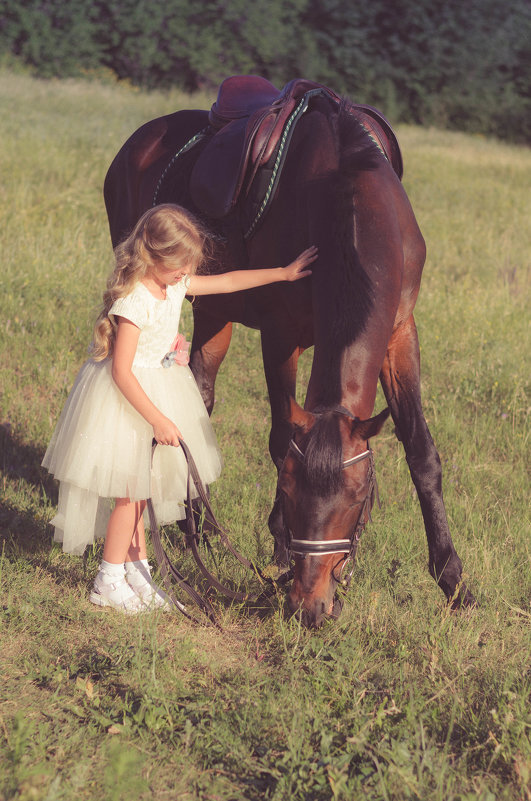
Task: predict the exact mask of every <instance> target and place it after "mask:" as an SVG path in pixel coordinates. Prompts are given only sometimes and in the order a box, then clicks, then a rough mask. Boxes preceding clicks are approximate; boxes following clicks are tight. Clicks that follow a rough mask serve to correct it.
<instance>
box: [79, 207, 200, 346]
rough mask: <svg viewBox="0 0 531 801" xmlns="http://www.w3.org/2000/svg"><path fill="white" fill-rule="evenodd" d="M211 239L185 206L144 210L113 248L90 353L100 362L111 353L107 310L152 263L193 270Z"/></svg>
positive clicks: (111, 332) (113, 330)
mask: <svg viewBox="0 0 531 801" xmlns="http://www.w3.org/2000/svg"><path fill="white" fill-rule="evenodd" d="M209 245H210V239H209V235H208V233H207V231H206V230H205V229H204V228H203V226H202V225H201V223H200V222H199V221H198V220H197V219H196V218H195V217H194V215H193V214H191V213H190V212H189V211H188V210H187V209H183V208H182V207H181V206H176V205H174V204H172V203H163V204H161V205H160V206H155V207H154V208H152V209H149V210H148V211H146V212H145V213H144V214H143V215H142V217H141V218H140V219H139V221H138V222H137V224H136V225H135V227H134V228H133V230H132V231H131V233H130V234H129V236H128V237H127V239H125V240H124V241H123V242H121V243H120V244H119V245H117V247H116V248H115V249H114V257H115V267H114V270H113V272H112V273H111V275H110V276H109V278H108V280H107V289H106V291H105V292H104V294H103V308H102V310H101V312H100V314H99V316H98V319H97V320H96V324H95V326H94V337H93V343H92V346H91V356H92V358H93V359H94V361H102V360H103V359H105V358H107V356H112V352H113V347H114V341H115V338H116V330H117V325H116V323H115V321H114V319H113V317H109V309H110V308H111V306H112V304H113V303H114V301H115V300H117V299H118V298H123V297H125V295H128V294H129V293H130V292H131V291H132V289H133V287H134V286H135V284H137V283H138V282H139V281H141V280H142V278H143V277H144V275H145V274H146V272H147V270H148V267H149V266H150V265H152V264H153V263H162V264H163V265H164V262H165V261H166V262H170V261H171V264H172V267H174V266H175V267H177V268H178V267H188V268H189V270H190V273H195V272H196V271H197V270H198V269H199V267H200V265H201V264H202V262H203V260H204V259H205V258H206V256H207V253H208V251H209Z"/></svg>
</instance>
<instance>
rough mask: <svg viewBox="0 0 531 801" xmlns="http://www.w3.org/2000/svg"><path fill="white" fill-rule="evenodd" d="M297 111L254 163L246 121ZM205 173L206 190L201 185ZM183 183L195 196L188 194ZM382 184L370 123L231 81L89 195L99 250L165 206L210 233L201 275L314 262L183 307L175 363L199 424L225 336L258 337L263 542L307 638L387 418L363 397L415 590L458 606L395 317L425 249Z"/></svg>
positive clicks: (374, 127)
mask: <svg viewBox="0 0 531 801" xmlns="http://www.w3.org/2000/svg"><path fill="white" fill-rule="evenodd" d="M308 89H309V90H315V92H314V94H313V95H310V96H308V95H307V94H306V92H307V90H308ZM318 89H319V91H317V90H318ZM303 95H304V97H306V98H307V104H306V109H305V112H304V113H303V114H301V115H300V118H299V119H297V122H296V125H294V126H293V127H292V128H291V129H290V131H289V136H288V135H286V133H285V131H286V129H285V128H284V129H283V130H284V134H283V136H284V142H285V140H286V139H289V148H288V147H286V149H285V151H284V152H283V153H282V159H280V158H279V157H278V152H279V150H278V144H276V143H275V142H273V140H269V139H268V138H267V137H268V136H269V133H267V136H265V139H264V142H265V145H264V147H262V146H261V144H260V142H259V141H258V139H257V138H256V136H257V134H256V132H257V131H258V132H259V134H258V135H262V134H263V128H261V127H260V126H262V125H263V121H264V120H266V122H267V124H268V125H269V128H268V131H269V132H271V131H272V130H273V129H274V128H275V125H276V126H277V127H279V125H280V123H279V122H278V120H279V115H284V119H285V118H287V116H288V112H291V110H292V108H293V107H294V106H293V103H294V102H295V103H296V102H298V101H299V99H300V97H301V96H303ZM288 100H289V101H290V102H291V105H289V106H288V108H287V112H286V102H287V101H288ZM264 109H265V113H264ZM290 119H291V117H290ZM242 120H243V122H242ZM209 123H210V124H213V125H214V126H217V128H218V130H217V131H216V128H212V127H209ZM225 124H227V125H229V128H226V129H224V128H223V127H222V128H221V133H222V134H223V136H220V135H219V126H220V125H221V126H223V125H225ZM283 124H284V123H283V122H282V125H283ZM227 131H228V132H229V133H228V134H227V133H226V132H227ZM253 136H255V138H254V140H253V138H252V137H253ZM216 137H218V138H217V139H216ZM224 137H225V138H224ZM231 137H232V139H231ZM234 141H236V142H237V143H238V144H237V145H235V144H234ZM257 142H258V144H257ZM274 145H275V147H276V149H274V147H273V146H274ZM266 146H268V147H269V149H270V150H271V152H272V157H271V159H270V160H269V162H268V163H267V164H266V169H270V168H271V164H272V163H273V161H274V159H275V158H276V159H277V161H276V162H275V165H276V164H277V163H280V162H281V164H282V169H280V167H279V169H278V170H277V176H276V178H277V182H276V184H275V185H274V189H273V190H271V185H270V190H271V191H270V196H271V197H270V202H269V205H268V207H267V211H266V212H265V213H264V214H263V216H262V217H261V218H260V219H259V220H258V221H257V220H256V219H255V220H254V221H253V223H251V225H250V226H249V225H248V222H249V219H250V217H249V214H250V212H249V203H250V201H249V198H250V197H251V195H252V188H253V184H252V183H251V181H250V179H249V177H248V176H249V175H250V174H252V180H253V181H256V179H257V177H258V178H259V177H260V171H261V167H260V165H258V166H257V162H256V152H258V151H259V155H260V153H263V152H264V148H265V147H266ZM236 147H240V148H241V147H243V148H247V151H245V152H244V151H242V152H243V155H242V154H241V153H240V152H239V151H236V150H235V148H236ZM209 148H210V149H209ZM216 148H217V150H216ZM266 149H267V148H266ZM181 151H182V152H181ZM251 151H252V152H253V153H254V154H255V155H254V156H252V157H251V155H249V153H251ZM212 154H213V158H212ZM276 154H277V155H276ZM253 159H254V160H253ZM233 163H234V165H235V166H231V164H233ZM259 167H260V168H259ZM218 168H219V169H220V170H221V173H220V178H219V184H218V183H216V180H217V179H215V178H214V177H213V176H214V174H215V173H216V172H217V170H218ZM235 169H236V171H237V176H235V177H234V180H233V182H232V183H231V184H230V186H229V190H230V191H227V175H229V174H230V172H231V170H232V171H234V170H235ZM194 171H195V172H194ZM270 172H271V170H270ZM201 174H203V176H204V174H206V175H207V177H208V176H210V177H211V179H212V186H210V187H209V186H208V185H207V186H206V187H205V182H204V179H203V184H201ZM198 176H199V178H198ZM400 176H401V160H400V151H399V149H398V145H397V143H396V140H395V138H394V135H393V134H392V131H391V129H390V128H389V126H388V124H387V123H386V121H385V119H384V118H383V117H382V115H380V114H379V113H378V112H376V111H375V110H374V109H370V107H361V106H354V105H352V104H351V103H349V102H346V101H342V102H339V98H337V96H336V95H334V93H333V92H330V91H329V90H326V89H324V87H319V85H318V84H311V83H310V82H307V81H295V82H292V83H291V84H289V85H288V87H286V89H285V90H284V92H283V93H282V94H280V93H279V92H278V90H277V89H275V87H273V86H272V85H271V84H269V82H267V81H264V80H263V79H259V78H249V77H247V78H232V79H229V80H228V81H226V82H225V83H224V84H223V85H222V87H221V90H220V95H219V96H218V101H217V104H215V105H214V107H213V110H212V111H211V114H210V115H208V113H207V112H206V111H181V112H177V113H175V114H170V115H168V116H165V117H161V118H159V119H156V120H153V121H152V122H149V123H147V124H146V125H144V126H143V127H142V128H140V129H139V130H138V131H136V132H135V133H134V134H133V135H132V136H131V138H130V139H129V140H128V141H127V142H126V143H125V144H124V146H123V147H122V149H121V150H120V152H119V153H118V155H117V156H116V158H115V159H114V161H113V163H112V165H111V167H110V169H109V172H108V174H107V178H106V181H105V201H106V206H107V212H108V216H109V223H110V229H111V237H112V241H113V244H114V245H116V244H117V242H118V241H119V240H120V239H121V238H122V237H123V236H124V235H125V234H126V233H128V231H129V230H130V229H131V228H132V226H133V225H134V223H135V221H136V220H137V219H138V217H139V216H140V214H142V213H143V212H144V211H145V210H146V209H147V208H148V207H149V206H151V205H153V204H155V203H159V202H175V203H179V204H182V205H184V206H187V207H188V208H190V209H191V210H192V211H194V212H195V213H197V214H198V215H199V216H201V217H203V219H204V220H205V221H206V223H207V224H208V225H210V226H211V227H212V228H214V230H215V231H216V233H217V235H218V236H217V247H216V252H215V258H214V261H215V264H214V269H230V268H235V267H242V266H249V267H255V266H260V267H267V266H273V265H279V264H285V263H287V262H289V261H290V260H291V259H292V258H293V257H294V256H295V255H296V254H297V253H299V252H300V251H302V250H303V249H304V248H306V247H307V246H309V245H311V244H315V245H317V246H318V248H319V259H318V261H317V262H315V264H314V265H313V275H312V277H311V279H304V280H303V281H300V282H297V283H295V284H286V285H285V284H274V285H271V286H267V287H263V288H260V289H256V290H252V291H247V292H243V293H237V294H234V295H232V296H231V295H223V296H219V297H214V296H211V297H204V298H201V299H200V300H201V302H200V303H197V304H194V326H195V328H194V336H193V343H192V356H191V367H192V370H193V372H194V375H195V378H196V380H197V383H198V385H199V388H200V390H201V393H202V395H203V398H204V400H205V404H206V405H207V408H208V409H209V410H211V409H212V407H213V404H214V383H215V379H216V374H217V371H218V368H219V366H220V364H221V361H222V360H223V358H224V356H225V353H226V352H227V349H228V346H229V343H230V338H231V327H232V322H235V321H238V322H240V323H243V324H244V325H247V326H252V327H255V328H258V329H259V330H260V332H261V340H262V354H263V363H264V370H265V375H266V380H267V386H268V391H269V398H270V403H271V414H272V426H271V433H270V440H269V449H270V454H271V457H272V459H273V462H274V463H275V465H276V467H277V470H278V472H279V476H278V492H277V497H276V499H275V504H274V506H273V510H272V513H271V515H270V518H269V525H270V529H271V532H272V534H273V536H274V538H275V559H276V561H277V563H279V564H286V563H287V562H288V561H289V559H290V558H293V560H294V578H293V582H292V585H291V589H290V592H289V596H288V604H289V607H290V609H291V610H292V611H294V612H297V613H300V614H301V615H302V619H303V621H304V622H305V623H306V624H307V625H319V623H320V622H321V621H322V620H323V618H324V617H325V616H328V615H334V614H336V613H337V611H338V608H339V604H336V603H335V601H334V598H335V592H336V589H337V587H338V583H339V582H341V581H342V582H343V583H346V581H347V579H346V574H345V570H344V568H345V565H346V564H347V562H348V560H349V558H350V557H353V555H354V553H355V548H356V543H357V539H358V538H359V534H360V531H361V529H362V527H363V525H364V524H365V522H366V520H367V519H368V517H369V515H370V508H371V505H372V501H373V496H374V489H375V480H374V469H373V459H372V452H371V451H370V448H369V445H368V441H369V440H370V438H371V437H373V436H375V435H376V434H377V433H378V432H379V430H380V428H381V427H382V425H383V423H384V421H385V418H386V417H387V414H388V410H386V411H385V412H382V413H381V414H379V415H378V416H376V417H373V418H371V414H372V411H373V407H374V402H375V397H376V390H377V384H378V380H380V381H381V384H382V387H383V390H384V393H385V396H386V399H387V403H388V405H389V410H390V412H391V415H392V418H393V421H394V424H395V429H396V433H397V436H398V438H399V439H400V441H401V442H402V444H403V446H404V449H405V453H406V458H407V462H408V465H409V469H410V473H411V477H412V479H413V482H414V484H415V487H416V490H417V494H418V498H419V501H420V505H421V509H422V514H423V517H424V523H425V528H426V535H427V539H428V549H429V570H430V573H431V575H432V576H433V577H434V578H435V580H436V581H437V583H438V584H439V586H440V587H441V589H442V590H443V592H444V593H445V595H446V597H447V598H448V600H449V601H450V602H451V603H452V604H453V605H454V606H456V607H457V606H460V605H471V604H473V603H474V598H473V596H472V594H471V593H470V592H469V590H468V589H467V588H466V586H465V585H464V583H463V582H462V579H461V570H462V568H461V561H460V559H459V557H458V555H457V553H456V551H455V548H454V545H453V543H452V538H451V535H450V531H449V527H448V522H447V517H446V512H445V508H444V503H443V496H442V486H441V485H442V474H441V464H440V459H439V456H438V453H437V451H436V449H435V446H434V443H433V441H432V438H431V435H430V432H429V430H428V426H427V424H426V421H425V418H424V414H423V411H422V406H421V398H420V366H419V345H418V339H417V331H416V327H415V321H414V318H413V308H414V306H415V301H416V299H417V295H418V291H419V285H420V279H421V273H422V269H423V265H424V260H425V245H424V240H423V237H422V235H421V232H420V230H419V227H418V225H417V222H416V220H415V216H414V214H413V211H412V208H411V205H410V203H409V200H408V198H407V196H406V193H405V191H404V188H403V186H402V184H401V182H400ZM236 177H237V180H236ZM230 180H232V179H230ZM194 181H195V185H194ZM237 181H239V182H240V184H241V185H240V186H238V187H237V188H235V184H236V183H237ZM246 181H247V183H246ZM218 185H219V186H220V187H221V189H220V190H219V192H218V193H217V194H216V192H217V187H218ZM209 191H211V195H210V196H208V192H209ZM205 197H206V200H205ZM227 199H228V200H227ZM255 206H256V204H255ZM253 208H254V207H253ZM253 213H254V212H253ZM251 216H252V215H251ZM244 230H245V231H246V232H247V233H246V234H244ZM311 345H314V356H313V363H312V370H311V376H310V381H309V385H308V388H307V395H306V401H305V408H304V409H302V408H300V407H299V406H298V405H297V404H296V403H295V401H294V400H293V398H294V397H295V383H296V370H297V360H298V358H299V356H300V354H301V353H302V352H303V351H304V350H305V349H306V348H308V347H310V346H311Z"/></svg>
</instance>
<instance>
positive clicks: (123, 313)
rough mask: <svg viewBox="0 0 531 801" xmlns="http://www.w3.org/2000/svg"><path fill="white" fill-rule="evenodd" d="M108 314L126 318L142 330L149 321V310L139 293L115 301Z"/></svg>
mask: <svg viewBox="0 0 531 801" xmlns="http://www.w3.org/2000/svg"><path fill="white" fill-rule="evenodd" d="M108 314H109V315H111V314H113V315H118V316H119V317H125V319H126V320H129V321H130V322H132V323H134V324H135V325H136V326H138V328H140V329H142V328H144V326H145V325H146V323H147V321H148V316H149V310H148V308H147V305H146V303H144V301H143V299H142V297H141V296H139V294H138V293H136V292H132V293H131V294H130V295H126V296H125V298H118V299H117V300H115V301H114V303H113V304H112V306H111V308H110V309H109V312H108Z"/></svg>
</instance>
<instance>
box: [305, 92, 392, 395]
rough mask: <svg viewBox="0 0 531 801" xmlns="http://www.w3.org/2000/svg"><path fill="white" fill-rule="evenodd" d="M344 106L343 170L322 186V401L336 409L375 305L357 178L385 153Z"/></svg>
mask: <svg viewBox="0 0 531 801" xmlns="http://www.w3.org/2000/svg"><path fill="white" fill-rule="evenodd" d="M349 108H350V103H349V102H348V101H343V102H342V104H341V106H340V109H339V112H338V114H337V117H336V119H335V121H334V134H335V137H336V143H337V152H338V168H337V171H334V172H332V173H331V174H329V175H328V176H327V177H326V179H325V180H323V181H322V183H321V186H320V187H319V190H320V191H321V192H323V196H324V197H325V198H326V200H325V204H326V208H327V209H328V210H329V211H328V214H327V224H328V225H330V226H331V237H330V243H331V248H332V251H333V252H332V253H331V254H329V255H328V254H327V256H328V270H330V271H331V272H329V273H327V277H328V279H329V280H328V288H327V303H328V304H329V314H328V315H327V317H328V320H329V324H328V327H327V330H326V332H323V333H322V339H321V343H320V344H321V345H322V346H323V347H324V348H325V351H324V352H325V353H326V354H327V356H326V358H327V369H326V376H325V377H324V380H323V381H322V391H321V396H320V398H319V402H320V403H321V404H322V405H323V406H328V407H331V406H334V405H336V404H338V403H339V402H340V401H341V380H340V360H341V356H342V353H343V351H344V349H345V348H347V347H348V346H349V345H351V344H352V343H353V342H354V341H355V340H356V339H357V338H358V337H359V335H360V334H361V333H362V332H363V331H364V329H365V326H366V323H367V320H368V318H369V315H370V313H371V310H372V306H373V287H372V283H371V280H370V278H369V276H368V275H367V273H366V272H365V270H364V269H363V266H362V264H361V262H360V259H359V256H358V253H357V251H356V248H355V247H354V220H355V214H356V195H355V179H356V176H357V175H358V174H359V172H361V171H364V170H371V169H374V167H375V166H376V165H377V162H378V160H379V158H380V152H379V150H378V148H377V146H376V145H375V144H374V142H373V141H372V139H371V138H370V137H369V136H368V134H367V132H366V130H365V129H364V128H363V126H362V125H361V124H360V123H359V122H358V121H357V120H356V119H355V117H353V116H352V114H351V113H350V112H349Z"/></svg>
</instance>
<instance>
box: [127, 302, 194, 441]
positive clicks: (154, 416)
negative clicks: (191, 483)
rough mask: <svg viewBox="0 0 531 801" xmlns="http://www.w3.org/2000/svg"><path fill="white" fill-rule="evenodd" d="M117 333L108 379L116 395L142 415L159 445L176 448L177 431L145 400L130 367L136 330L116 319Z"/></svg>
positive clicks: (158, 410) (168, 420)
mask: <svg viewBox="0 0 531 801" xmlns="http://www.w3.org/2000/svg"><path fill="white" fill-rule="evenodd" d="M117 319H118V331H117V333H116V341H115V343H114V351H113V356H112V377H113V379H114V383H115V384H116V386H117V387H118V389H119V390H120V392H121V393H122V394H123V395H124V396H125V397H126V398H127V400H128V401H129V403H130V404H131V406H134V408H135V409H136V410H137V412H139V414H141V415H142V417H143V418H144V420H146V421H147V422H148V423H149V424H150V425H151V426H153V436H154V438H155V439H156V440H157V442H158V443H159V445H175V446H177V447H178V446H179V437H180V436H181V432H180V431H179V429H178V428H177V426H176V425H175V423H174V422H173V421H172V420H170V419H169V417H166V416H165V415H163V414H162V412H161V411H160V409H158V408H157V406H155V404H154V403H153V402H152V401H151V400H150V399H149V398H148V396H147V395H146V393H145V392H144V390H143V389H142V387H141V386H140V384H139V382H138V379H137V378H136V376H135V375H134V373H133V371H132V370H131V367H132V365H133V359H134V357H135V353H136V348H137V345H138V337H139V336H140V329H139V328H138V326H136V325H135V324H134V323H132V322H130V320H126V318H125V317H117Z"/></svg>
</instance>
